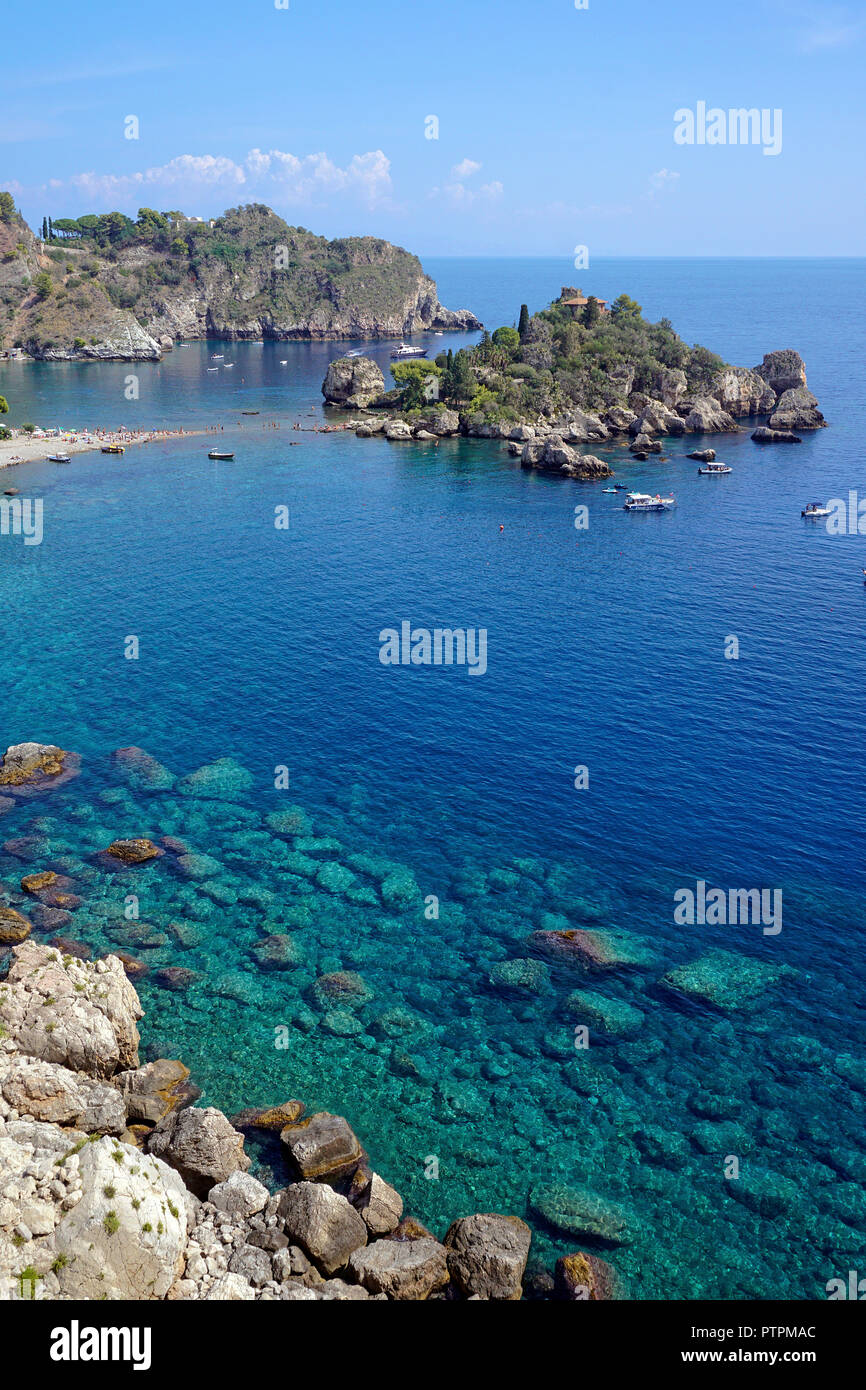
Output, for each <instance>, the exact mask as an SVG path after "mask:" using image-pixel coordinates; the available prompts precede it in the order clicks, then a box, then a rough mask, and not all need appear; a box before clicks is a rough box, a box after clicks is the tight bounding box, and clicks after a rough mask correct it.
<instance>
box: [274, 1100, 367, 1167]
mask: <svg viewBox="0 0 866 1390" xmlns="http://www.w3.org/2000/svg"><path fill="white" fill-rule="evenodd" d="M280 1139H281V1140H282V1142H283V1143H284V1144H285V1146H286V1148H287V1149H288V1152H289V1157H290V1159H291V1162H292V1165H293V1167H294V1169H295V1171H296V1173H297V1174H298V1177H300V1178H302V1179H304V1180H305V1181H310V1182H319V1181H324V1182H333V1181H334V1180H335V1179H337V1178H342V1177H347V1176H348V1175H349V1174H351V1173H353V1172H354V1171H355V1169H356V1168H357V1167H358V1164H359V1163H360V1162H361V1159H362V1158H363V1150H362V1148H361V1145H360V1143H359V1141H358V1139H357V1138H356V1137H355V1135H354V1133H353V1132H352V1129H351V1128H350V1126H349V1124H348V1123H347V1122H346V1120H344V1119H343V1117H342V1115H331V1114H330V1113H329V1112H328V1111H327V1110H322V1111H320V1112H319V1114H317V1115H310V1116H309V1117H308V1118H307V1119H306V1120H299V1121H297V1122H296V1123H295V1124H290V1125H286V1127H285V1129H284V1130H283V1131H282V1133H281V1134H280Z"/></svg>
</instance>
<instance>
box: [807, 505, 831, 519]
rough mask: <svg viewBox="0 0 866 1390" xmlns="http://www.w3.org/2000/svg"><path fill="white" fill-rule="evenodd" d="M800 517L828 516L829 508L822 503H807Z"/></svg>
mask: <svg viewBox="0 0 866 1390" xmlns="http://www.w3.org/2000/svg"><path fill="white" fill-rule="evenodd" d="M800 515H801V516H808V517H813V516H829V515H830V508H829V507H825V506H824V503H823V502H808V503H807V504H806V506H805V507H804V508H803V510H802V511H801V513H800Z"/></svg>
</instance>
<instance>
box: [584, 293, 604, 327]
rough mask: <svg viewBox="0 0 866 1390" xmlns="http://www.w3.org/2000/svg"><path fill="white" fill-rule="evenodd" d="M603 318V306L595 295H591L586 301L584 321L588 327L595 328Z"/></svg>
mask: <svg viewBox="0 0 866 1390" xmlns="http://www.w3.org/2000/svg"><path fill="white" fill-rule="evenodd" d="M600 318H601V306H600V304H599V302H598V300H597V299H596V298H595V295H592V294H591V295H590V296H589V299H588V300H587V301H586V308H585V309H584V311H583V323H584V327H586V328H595V325H596V324H597V323H598V321H599V319H600Z"/></svg>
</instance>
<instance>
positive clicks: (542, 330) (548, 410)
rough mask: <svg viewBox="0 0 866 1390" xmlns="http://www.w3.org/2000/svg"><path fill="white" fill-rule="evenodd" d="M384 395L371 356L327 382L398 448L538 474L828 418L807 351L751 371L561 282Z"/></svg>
mask: <svg viewBox="0 0 866 1390" xmlns="http://www.w3.org/2000/svg"><path fill="white" fill-rule="evenodd" d="M391 374H392V376H393V378H394V387H393V389H391V390H386V389H385V381H384V378H383V376H382V373H381V370H380V368H379V366H378V364H377V363H376V362H374V361H372V359H370V358H366V357H360V358H358V357H355V358H345V357H344V358H338V359H337V360H336V361H335V362H332V363H331V365H330V367H329V370H328V375H327V377H326V379H325V382H324V384H323V386H322V392H323V395H324V396H325V400H326V401H327V402H329V403H330V404H331V405H335V406H342V407H344V408H348V409H353V410H358V409H361V410H363V411H365V415H364V416H363V418H361V419H358V420H357V421H356V422H355V432H356V434H358V435H361V436H366V435H371V434H378V433H384V434H385V435H386V436H387V438H388V439H392V440H395V441H397V440H407V439H422V440H423V439H428V440H429V439H434V438H440V437H443V436H446V435H454V434H462V435H468V436H474V437H476V438H487V439H500V440H507V441H508V444H509V448H510V450H511V452H512V453H513V454H515V455H519V456H520V458H521V462H522V463H523V465H524V466H525V467H528V468H539V469H542V470H544V471H549V472H555V473H562V474H564V475H566V476H572V477H585V478H592V477H607V476H610V473H611V469H610V467H609V465H608V464H607V463H605V462H603V461H602V460H601V459H598V458H596V457H595V456H594V455H592V454H588V453H580V452H579V451H578V449H577V448H575V446H577V445H583V444H603V443H605V442H608V441H609V442H610V443H616V442H623V440H624V439H630V441H631V442H630V449H631V452H632V453H633V454H634V455H635V456H636V457H637V458H647V457H649V455H650V454H653V453H656V454H657V453H660V452H661V449H662V446H661V443H660V442H659V437H663V436H672V435H673V436H677V435H684V434H717V433H729V432H735V431H737V430H739V429H740V425H739V424H738V423H737V422H738V420H741V419H746V418H753V417H759V416H763V417H766V423H765V424H763V425H760V426H758V428H756V429H755V431H754V433H753V436H752V437H753V438H754V439H755V440H756V441H757V442H759V443H796V442H798V440H799V436H798V435H797V434H796V433H795V431H796V430H806V429H818V428H821V427H822V426H823V425H824V424H825V423H826V422H825V420H824V417H823V415H822V414H821V412H820V410H819V409H818V402H817V401H816V399H815V397H814V396H813V395H812V393H811V392H810V391H809V390H808V389H807V386H806V371H805V366H804V363H803V360H802V358H801V357H800V355H799V353H797V352H794V351H793V350H791V349H785V350H783V351H781V352H770V353H767V354H766V355H765V356H764V359H763V361H762V362H761V363H760V364H759V365H758V366H757V367H755V368H747V367H736V366H731V365H730V364H728V363H726V362H725V361H724V360H723V359H722V358H721V357H719V356H718V355H717V354H716V353H713V352H711V351H709V350H708V349H707V348H705V347H701V346H698V345H696V346H694V347H689V346H688V344H687V343H685V342H684V341H683V340H682V339H681V338H680V337H679V336H678V334H677V333H676V332H675V331H674V328H673V325H672V324H671V322H670V320H668V319H661V320H660V321H659V322H658V323H650V322H648V321H647V320H646V319H645V318H644V317H643V313H642V310H641V306H640V305H639V304H637V303H635V301H634V300H633V299H631V298H629V296H628V295H625V294H622V295H620V296H619V298H618V299H616V300H615V301H614V302H613V303H612V304H611V305H610V307H608V306H607V304H606V303H605V302H604V301H602V300H599V299H596V298H594V297H593V296H591V295H589V296H586V295H584V294H583V293H582V292H581V290H580V289H577V288H574V287H572V286H564V287H563V289H562V292H561V294H560V297H559V299H557V300H555V301H554V302H553V303H552V304H550V305H549V306H548V307H547V308H546V309H544V310H542V311H541V312H540V313H536V314H530V313H529V309H528V307H527V306H526V305H525V304H524V305H522V306H521V310H520V317H519V321H518V324H517V326H516V327H502V328H497V329H496V330H495V331H494V332H492V333H487V332H484V333H483V334H482V337H481V340H480V342H479V343H478V344H477V345H476V346H475V347H473V348H468V349H467V348H461V349H459V350H458V351H457V352H456V353H455V352H453V351H451V350H449V351H447V352H443V353H440V354H439V355H438V356H437V357H436V359H435V361H432V362H430V361H427V360H425V359H421V360H417V359H416V360H414V361H407V362H396V363H395V364H394V366H393V367H392V368H391Z"/></svg>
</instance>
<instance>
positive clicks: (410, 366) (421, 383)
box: [391, 361, 442, 410]
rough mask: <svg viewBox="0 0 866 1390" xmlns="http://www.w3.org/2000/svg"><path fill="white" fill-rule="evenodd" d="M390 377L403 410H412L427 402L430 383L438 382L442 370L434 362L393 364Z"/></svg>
mask: <svg viewBox="0 0 866 1390" xmlns="http://www.w3.org/2000/svg"><path fill="white" fill-rule="evenodd" d="M391 375H392V377H393V378H394V380H395V382H396V383H397V386H398V387H399V388H400V404H401V406H402V407H403V409H404V410H414V409H416V408H418V407H419V406H422V405H424V404H425V403H426V401H427V390H428V388H429V386H430V383H431V381H438V380H439V378H440V377H441V376H442V368H441V367H437V365H436V363H435V362H417V361H416V362H395V363H394V365H393V366H392V368H391Z"/></svg>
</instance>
